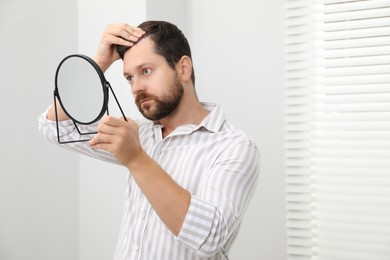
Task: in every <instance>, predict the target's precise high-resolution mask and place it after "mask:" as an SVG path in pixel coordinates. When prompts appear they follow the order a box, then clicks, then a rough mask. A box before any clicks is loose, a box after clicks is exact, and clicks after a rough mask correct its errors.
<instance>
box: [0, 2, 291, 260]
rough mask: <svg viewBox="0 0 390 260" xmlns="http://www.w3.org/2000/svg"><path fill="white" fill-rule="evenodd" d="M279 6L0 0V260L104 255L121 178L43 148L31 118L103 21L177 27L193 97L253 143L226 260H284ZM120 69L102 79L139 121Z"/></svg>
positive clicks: (117, 210)
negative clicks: (190, 68)
mask: <svg viewBox="0 0 390 260" xmlns="http://www.w3.org/2000/svg"><path fill="white" fill-rule="evenodd" d="M283 4H284V1H265V0H259V1H253V0H251V1H250V0H241V1H226V0H224V1H222V0H214V1H206V0H187V1H183V0H182V1H180V0H170V1H168V0H166V1H158V0H149V1H145V0H139V1H125V0H111V1H103V0H99V1H97V0H95V1H92V0H78V1H76V0H69V1H60V0H50V1H49V0H37V1H27V0H2V1H1V2H0V32H1V33H0V69H1V70H0V71H1V72H0V73H1V84H2V86H1V90H2V94H1V95H0V98H1V102H0V108H1V111H2V113H3V114H2V115H3V116H2V118H1V136H2V139H3V143H2V146H1V149H0V151H1V156H0V160H1V166H0V167H1V168H0V259H6V260H30V259H40V260H46V259H47V260H53V259H56V260H57V259H64V260H73V259H79V260H90V259H94V260H99V259H102V260H103V259H104V260H106V259H112V256H113V253H114V249H115V244H116V240H117V234H118V230H119V223H120V218H121V213H122V203H123V199H124V198H123V196H124V188H125V170H124V169H123V168H121V167H118V166H112V165H109V164H106V163H103V162H99V161H96V160H92V159H90V158H86V157H84V156H79V155H76V154H74V153H70V152H68V151H65V150H62V149H60V148H58V147H56V146H54V145H50V144H48V143H47V142H46V141H44V140H43V138H42V137H41V136H40V135H39V133H38V131H37V116H38V115H39V114H40V113H41V112H43V111H44V109H46V108H47V106H48V105H49V104H50V103H51V102H52V91H53V89H54V73H55V69H56V67H57V64H58V63H59V62H60V60H61V59H62V58H63V57H65V56H66V55H68V54H71V53H84V54H87V55H90V56H92V55H93V54H94V52H95V51H96V47H97V44H98V41H99V38H100V35H101V32H102V30H103V28H104V27H105V26H106V25H107V24H108V23H116V22H127V23H130V24H134V25H137V24H139V23H140V22H142V21H144V20H146V19H164V20H168V21H171V22H173V23H176V24H177V25H178V26H179V27H181V28H182V30H183V31H184V33H185V34H186V35H187V37H188V39H189V41H190V44H191V46H192V50H193V59H194V64H195V73H196V89H197V91H198V95H199V97H200V99H201V100H202V101H210V102H216V103H219V104H220V105H221V106H222V108H223V109H224V110H225V113H226V116H227V118H228V119H229V120H230V121H232V122H233V123H235V124H236V125H238V126H240V127H241V128H242V129H244V130H245V131H246V132H248V133H249V134H250V135H251V136H252V137H253V139H254V140H255V141H256V142H257V144H258V145H259V147H260V150H261V154H262V168H261V174H260V182H259V186H258V188H257V191H256V193H255V196H254V198H253V200H252V202H251V204H250V207H249V209H248V211H247V214H246V216H245V218H244V223H243V225H242V229H241V232H240V234H239V236H238V239H237V241H236V243H235V244H234V245H233V248H232V252H231V259H239V260H241V259H244V260H260V259H267V260H268V259H271V260H279V259H280V260H282V259H285V258H286V252H285V244H286V241H285V220H284V218H285V216H284V215H285V211H284V174H283V170H284V165H283V148H284V144H283V120H284V116H283V95H284V93H283V73H282V70H283V68H282V64H283V57H282V35H283V32H282V28H283V26H282V25H283ZM121 66H122V64H121V63H120V62H118V63H117V64H115V66H113V67H111V68H110V69H109V71H107V73H106V77H107V79H108V80H109V81H110V83H111V85H112V86H113V88H114V90H115V92H116V93H117V95H118V96H119V98H120V102H121V105H122V107H123V108H124V110H125V113H126V114H127V115H129V116H133V117H138V116H139V114H138V112H137V111H136V108H135V106H134V105H133V100H132V97H131V96H130V91H129V89H128V86H127V84H126V82H125V81H124V80H123V78H122V68H121ZM111 105H113V103H112V104H111ZM113 107H114V106H113Z"/></svg>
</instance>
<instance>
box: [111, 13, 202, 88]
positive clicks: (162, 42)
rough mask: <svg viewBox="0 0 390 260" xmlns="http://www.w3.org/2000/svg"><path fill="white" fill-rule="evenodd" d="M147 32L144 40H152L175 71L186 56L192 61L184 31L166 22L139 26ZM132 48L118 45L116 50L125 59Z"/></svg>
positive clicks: (152, 22)
mask: <svg viewBox="0 0 390 260" xmlns="http://www.w3.org/2000/svg"><path fill="white" fill-rule="evenodd" d="M138 27H139V28H141V29H142V30H144V31H145V34H144V35H143V37H142V38H147V37H148V38H150V39H151V40H152V41H153V42H154V48H155V49H154V50H155V52H156V53H157V54H159V55H161V56H163V57H164V58H165V60H166V61H167V63H168V65H169V66H170V67H171V68H172V69H175V66H176V64H177V62H178V61H179V60H180V59H181V58H182V57H183V56H184V55H186V56H188V57H189V58H190V59H191V60H192V56H191V48H190V45H189V43H188V41H187V39H186V37H185V36H184V34H183V33H182V31H181V30H180V29H179V28H178V27H177V26H176V25H174V24H171V23H169V22H165V21H146V22H143V23H141V24H140V25H138ZM130 48H131V47H127V46H121V45H117V46H116V50H117V52H118V53H119V56H120V57H121V59H122V60H123V57H124V55H125V53H126V51H127V50H128V49H130ZM191 80H192V83H193V84H194V85H195V72H194V67H193V66H192V75H191Z"/></svg>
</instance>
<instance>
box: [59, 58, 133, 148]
mask: <svg viewBox="0 0 390 260" xmlns="http://www.w3.org/2000/svg"><path fill="white" fill-rule="evenodd" d="M73 57H78V58H81V59H84V60H86V61H87V62H88V63H89V64H91V66H93V68H94V69H95V70H96V72H97V74H98V76H99V78H100V82H101V84H102V91H103V95H104V96H103V106H102V109H101V111H100V113H99V115H98V116H97V117H96V118H95V119H93V120H92V121H91V122H87V123H85V122H80V121H79V120H77V119H75V118H73V117H72V116H71V115H70V114H69V113H68V112H67V111H66V109H65V107H64V105H63V103H62V101H61V98H60V95H59V91H58V84H57V78H58V73H59V71H60V68H61V66H62V64H63V63H64V62H65V61H66V60H67V59H69V58H73ZM108 91H111V93H112V95H113V96H114V99H115V101H116V103H117V105H118V107H119V110H120V111H121V113H122V116H123V118H124V120H125V121H127V119H126V116H125V114H124V113H123V110H122V107H121V106H120V104H119V101H118V99H117V97H116V95H115V93H114V90H113V89H112V87H111V85H110V83H109V82H108V81H107V80H106V78H105V77H104V73H103V71H102V70H101V69H100V67H99V65H97V64H96V62H95V61H94V60H93V59H91V58H90V57H88V56H86V55H83V54H72V55H69V56H66V57H65V58H64V59H63V60H62V61H61V62H60V64H59V65H58V67H57V70H56V74H55V88H54V92H53V98H54V110H55V117H56V128H57V140H58V143H60V144H67V143H76V142H86V141H89V140H90V139H80V140H71V141H61V138H60V134H59V132H60V131H59V123H58V111H57V102H56V101H57V100H58V102H59V103H60V105H61V107H62V110H63V111H64V113H65V114H66V115H67V116H68V117H69V118H70V120H72V122H73V124H74V126H75V128H76V130H77V131H78V133H79V134H80V135H81V136H82V135H91V134H96V133H97V132H89V133H82V132H81V131H80V129H79V127H78V126H77V124H80V125H89V124H92V123H95V122H97V121H98V120H100V119H101V118H102V117H103V115H104V114H105V113H107V115H109V111H108V100H109V93H108Z"/></svg>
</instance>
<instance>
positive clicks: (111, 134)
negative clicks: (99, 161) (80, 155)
mask: <svg viewBox="0 0 390 260" xmlns="http://www.w3.org/2000/svg"><path fill="white" fill-rule="evenodd" d="M127 120H128V121H125V120H124V119H123V118H116V117H112V116H104V117H103V118H102V120H101V121H100V123H99V126H98V133H97V134H96V135H95V136H94V138H92V139H91V140H90V141H89V144H90V145H91V146H92V148H95V149H102V150H105V151H108V152H110V153H111V154H113V156H114V157H115V158H116V159H117V160H118V161H119V162H120V163H121V164H123V165H124V166H127V167H129V165H130V164H131V163H132V162H134V161H136V160H137V158H139V157H140V155H142V154H143V153H144V151H143V149H142V147H141V145H140V142H139V136H138V130H139V127H138V125H137V123H135V122H134V121H133V120H131V119H130V118H127Z"/></svg>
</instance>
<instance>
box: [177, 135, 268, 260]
mask: <svg viewBox="0 0 390 260" xmlns="http://www.w3.org/2000/svg"><path fill="white" fill-rule="evenodd" d="M259 168H260V154H259V151H258V149H257V146H256V144H255V143H254V142H253V141H245V142H240V143H238V144H237V143H236V144H235V145H231V146H229V148H228V149H225V150H224V151H223V152H222V153H221V155H220V156H219V157H218V160H217V161H216V162H215V164H214V166H213V167H212V169H211V170H210V172H209V173H208V175H207V176H208V178H207V179H206V181H205V182H204V183H205V184H204V185H202V188H201V190H200V192H199V193H197V194H196V195H192V196H191V202H190V206H189V209H188V211H187V215H186V217H185V220H184V222H183V225H182V228H181V230H180V233H179V235H178V237H177V239H178V240H180V241H182V242H183V243H184V244H186V246H188V247H189V248H191V249H192V250H193V251H195V252H196V253H197V254H198V255H201V256H206V257H209V256H212V255H214V254H215V253H216V252H218V251H219V250H220V249H221V247H223V246H224V245H225V243H226V242H227V241H228V239H229V238H230V237H231V235H232V234H233V233H234V232H235V231H237V228H238V226H239V224H240V221H241V219H242V216H243V214H244V212H245V210H246V208H247V205H248V202H249V200H250V198H251V197H252V195H253V192H254V190H255V188H256V185H257V179H258V172H259Z"/></svg>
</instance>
